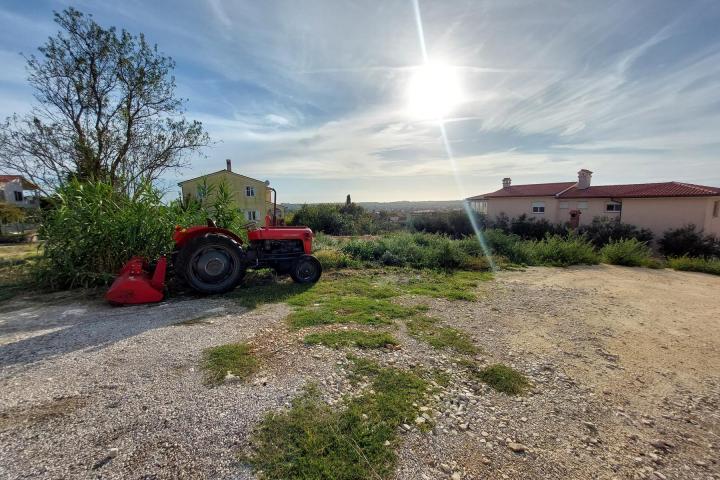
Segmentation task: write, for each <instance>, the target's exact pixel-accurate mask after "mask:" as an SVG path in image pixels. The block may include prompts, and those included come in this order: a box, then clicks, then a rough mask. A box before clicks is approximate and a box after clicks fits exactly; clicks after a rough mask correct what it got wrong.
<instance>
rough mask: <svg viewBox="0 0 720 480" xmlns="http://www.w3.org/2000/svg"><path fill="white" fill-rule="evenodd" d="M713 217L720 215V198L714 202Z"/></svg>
mask: <svg viewBox="0 0 720 480" xmlns="http://www.w3.org/2000/svg"><path fill="white" fill-rule="evenodd" d="M713 217H716V218H717V217H720V200H715V203H714V204H713Z"/></svg>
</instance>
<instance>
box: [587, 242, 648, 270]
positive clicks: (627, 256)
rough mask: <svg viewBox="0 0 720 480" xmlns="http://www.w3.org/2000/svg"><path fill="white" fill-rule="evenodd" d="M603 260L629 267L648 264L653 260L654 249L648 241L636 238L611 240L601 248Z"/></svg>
mask: <svg viewBox="0 0 720 480" xmlns="http://www.w3.org/2000/svg"><path fill="white" fill-rule="evenodd" d="M600 256H601V257H602V260H603V262H605V263H610V264H612V265H625V266H627V267H640V266H648V265H649V264H650V263H651V261H652V250H651V249H650V247H648V246H647V244H646V243H643V242H640V241H638V240H637V239H635V238H631V239H628V240H611V241H610V242H609V243H608V244H606V245H605V246H604V247H603V248H602V249H601V250H600Z"/></svg>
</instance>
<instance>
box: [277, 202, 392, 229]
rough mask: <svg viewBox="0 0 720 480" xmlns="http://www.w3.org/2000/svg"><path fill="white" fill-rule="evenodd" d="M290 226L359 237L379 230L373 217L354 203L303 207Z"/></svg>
mask: <svg viewBox="0 0 720 480" xmlns="http://www.w3.org/2000/svg"><path fill="white" fill-rule="evenodd" d="M290 224H291V225H305V226H308V227H310V228H311V229H312V230H313V231H314V232H323V233H326V234H328V235H359V234H365V233H376V232H377V231H378V229H379V227H378V225H376V224H375V222H374V220H373V217H372V215H370V214H369V213H367V212H366V211H365V209H364V208H363V207H361V206H360V205H356V204H354V203H350V204H345V205H338V204H334V203H319V204H315V205H303V206H302V207H300V209H299V210H298V211H297V212H295V213H294V214H293V216H292V218H291V219H290Z"/></svg>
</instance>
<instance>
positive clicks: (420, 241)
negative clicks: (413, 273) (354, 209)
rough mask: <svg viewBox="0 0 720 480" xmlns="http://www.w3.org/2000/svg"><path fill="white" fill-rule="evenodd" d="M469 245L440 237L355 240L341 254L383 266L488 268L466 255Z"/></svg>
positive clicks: (411, 235) (417, 235)
mask: <svg viewBox="0 0 720 480" xmlns="http://www.w3.org/2000/svg"><path fill="white" fill-rule="evenodd" d="M468 242H469V240H453V239H451V238H449V237H447V236H444V235H438V234H429V233H397V234H392V235H387V236H384V237H377V238H372V239H353V240H351V241H349V242H348V243H346V244H345V245H343V246H342V247H341V250H342V251H343V252H344V253H346V254H348V255H350V256H351V257H353V258H355V259H357V260H360V261H363V262H373V263H379V264H383V265H393V266H403V267H413V268H431V269H443V270H453V269H460V268H465V269H485V268H487V263H485V262H483V261H482V260H480V259H479V257H473V256H472V255H470V254H468V253H467V252H466V251H465V249H464V248H466V247H467V244H468Z"/></svg>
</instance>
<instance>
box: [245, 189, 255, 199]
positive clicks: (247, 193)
mask: <svg viewBox="0 0 720 480" xmlns="http://www.w3.org/2000/svg"><path fill="white" fill-rule="evenodd" d="M245 196H246V197H254V196H255V187H245Z"/></svg>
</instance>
